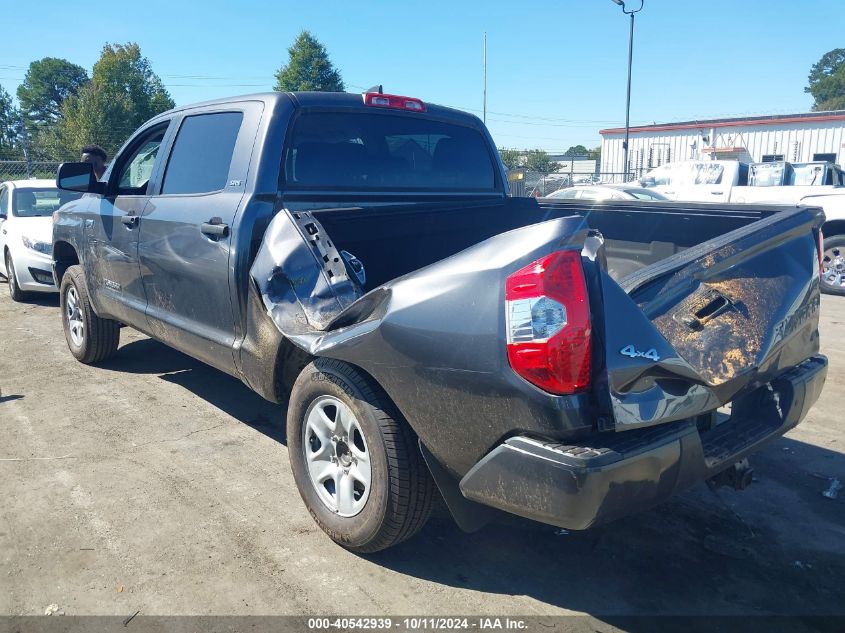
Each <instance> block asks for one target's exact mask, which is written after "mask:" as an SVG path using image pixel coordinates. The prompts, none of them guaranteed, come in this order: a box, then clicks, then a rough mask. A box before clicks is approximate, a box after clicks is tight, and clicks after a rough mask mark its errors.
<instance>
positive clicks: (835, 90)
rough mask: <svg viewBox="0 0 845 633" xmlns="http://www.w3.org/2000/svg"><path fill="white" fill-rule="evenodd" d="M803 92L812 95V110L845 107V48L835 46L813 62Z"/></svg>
mask: <svg viewBox="0 0 845 633" xmlns="http://www.w3.org/2000/svg"><path fill="white" fill-rule="evenodd" d="M807 80H808V82H809V85H808V86H807V87H806V88H804V92H807V93H809V94H811V95H813V99H814V100H815V103H814V104H813V110H840V109H843V108H845V48H835V49H833V50H832V51H828V52H827V53H825V54H824V55H822V57H821V59H820V60H819V61H817V62H816V63H815V64H813V67H812V68H811V69H810V75H809V77H808V78H807Z"/></svg>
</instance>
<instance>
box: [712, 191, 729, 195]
mask: <svg viewBox="0 0 845 633" xmlns="http://www.w3.org/2000/svg"><path fill="white" fill-rule="evenodd" d="M723 193H725V192H724V191H711V192H710V195H711V196H721V195H722V194H723Z"/></svg>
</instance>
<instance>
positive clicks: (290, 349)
mask: <svg viewBox="0 0 845 633" xmlns="http://www.w3.org/2000/svg"><path fill="white" fill-rule="evenodd" d="M314 358H315V357H314V356H312V355H311V354H308V353H307V352H305V351H303V350H301V349H299V348H298V347H297V346H296V345H294V344H293V343H291V342H290V341H288V340H283V341H282V344H281V346H280V348H279V353H278V355H277V356H276V367H275V370H274V372H273V392H274V395H275V396H276V402H286V401H287V399H288V396H289V395H290V390H291V387H293V383H294V382H296V379H297V378H298V377H299V374H300V373H301V372H302V370H303V369H305V366H306V365H307V364H308V363H310V362H311V361H312V360H314Z"/></svg>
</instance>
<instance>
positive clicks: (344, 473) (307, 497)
mask: <svg viewBox="0 0 845 633" xmlns="http://www.w3.org/2000/svg"><path fill="white" fill-rule="evenodd" d="M287 438H288V454H289V455H290V462H291V468H292V470H293V476H294V479H295V480H296V485H297V487H298V488H299V493H300V495H301V496H302V499H303V501H305V505H306V506H307V507H308V510H309V512H310V513H311V516H312V517H314V520H315V521H316V522H317V524H318V525H319V526H320V528H322V530H323V531H324V532H325V533H326V534H328V535H329V537H330V538H331V539H332V540H334V541H335V542H336V543H338V544H340V545H342V546H343V547H345V548H347V549H349V550H351V551H354V552H358V553H369V552H377V551H379V550H383V549H386V548H388V547H391V546H392V545H395V544H397V543H399V542H401V541H404V540H405V539H408V538H410V537H412V536H413V535H414V534H416V533H417V532H418V531H419V530H420V529H421V528H422V527H423V526H424V525H425V523H426V521H427V520H428V517H429V515H430V514H431V506H432V500H433V498H434V487H433V482H432V480H431V476H430V475H429V472H428V468H427V467H426V465H425V462H424V461H423V458H422V454H421V453H420V449H419V445H418V443H417V438H416V435H415V434H414V432H413V431H412V430H411V428H410V427H409V426H408V424H407V423H406V422H405V421H404V420H402V419H401V417H400V415H399V413H398V412H397V411H396V410H395V407H394V406H393V404H392V403H391V402H390V401H389V399H388V398H387V396H386V395H385V394H384V392H383V391H382V390H381V389H380V388H379V387H378V385H376V384H375V383H373V381H372V379H370V378H369V377H368V376H366V375H365V374H363V373H362V372H360V371H358V370H357V369H355V368H353V367H351V366H349V365H347V364H345V363H342V362H339V361H335V360H329V359H317V360H316V361H314V362H313V363H311V364H309V365H308V366H306V367H305V369H303V371H302V373H301V374H300V375H299V378H297V380H296V383H295V384H294V386H293V390H292V391H291V397H290V404H289V405H288V418H287Z"/></svg>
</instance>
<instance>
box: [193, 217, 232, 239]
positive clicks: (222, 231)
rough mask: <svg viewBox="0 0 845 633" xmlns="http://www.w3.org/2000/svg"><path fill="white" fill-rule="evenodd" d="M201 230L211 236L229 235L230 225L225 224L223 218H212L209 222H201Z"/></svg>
mask: <svg viewBox="0 0 845 633" xmlns="http://www.w3.org/2000/svg"><path fill="white" fill-rule="evenodd" d="M200 231H202V232H203V233H204V234H206V235H208V236H209V237H227V236H228V235H229V225H228V224H223V220H222V219H221V218H211V219H210V220H209V221H208V222H203V223H202V224H200Z"/></svg>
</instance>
